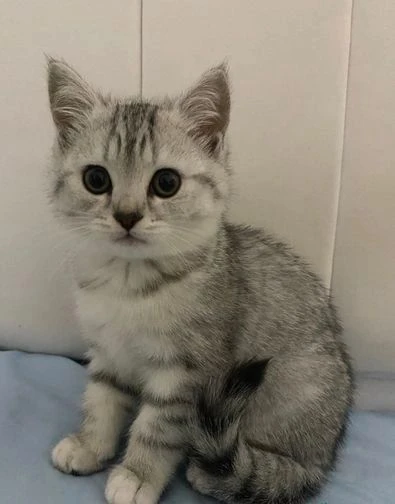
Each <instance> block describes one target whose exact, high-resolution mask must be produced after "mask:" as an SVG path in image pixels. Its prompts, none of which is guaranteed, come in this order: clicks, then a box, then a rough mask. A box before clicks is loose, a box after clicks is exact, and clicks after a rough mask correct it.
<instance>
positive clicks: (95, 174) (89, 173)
mask: <svg viewBox="0 0 395 504" xmlns="http://www.w3.org/2000/svg"><path fill="white" fill-rule="evenodd" d="M82 181H83V183H84V186H85V188H86V189H87V191H89V192H91V193H92V194H104V193H107V192H110V191H111V189H112V184H111V178H110V175H109V173H108V171H107V170H106V169H105V168H103V166H99V165H88V166H87V167H86V168H85V170H84V173H83V175H82Z"/></svg>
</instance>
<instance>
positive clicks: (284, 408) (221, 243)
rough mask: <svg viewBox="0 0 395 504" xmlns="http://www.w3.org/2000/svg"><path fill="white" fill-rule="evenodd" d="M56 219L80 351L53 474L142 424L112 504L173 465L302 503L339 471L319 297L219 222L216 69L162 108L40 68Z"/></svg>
mask: <svg viewBox="0 0 395 504" xmlns="http://www.w3.org/2000/svg"><path fill="white" fill-rule="evenodd" d="M49 97H50V105H51V110H52V115H53V119H54V122H55V125H56V128H57V138H56V142H55V146H54V151H53V162H52V166H51V180H52V182H51V184H52V202H53V206H54V208H55V211H56V214H57V215H58V216H59V218H60V219H61V220H62V221H63V222H64V223H65V225H67V226H69V227H70V228H71V229H72V230H73V232H75V233H76V234H77V235H78V236H79V237H80V242H79V244H78V247H77V249H76V253H75V255H76V257H75V261H74V270H75V278H76V283H77V287H76V304H77V311H78V315H79V319H80V322H81V327H82V331H83V335H84V337H85V339H86V341H87V343H88V346H89V361H90V364H89V382H88V385H87V388H86V392H85V398H84V407H83V410H84V420H83V423H82V425H81V429H80V431H79V432H78V433H76V434H73V435H70V436H69V437H67V438H66V439H63V441H61V442H60V443H59V444H58V445H57V446H56V447H55V449H54V450H53V453H52V460H53V463H54V465H55V466H56V467H57V468H58V469H60V470H61V471H63V472H65V473H71V474H89V473H92V472H95V471H99V470H101V469H103V468H104V467H105V466H106V464H107V463H108V462H109V461H111V460H112V459H113V458H114V456H115V455H116V452H117V445H118V442H119V438H120V436H121V433H122V432H123V429H124V428H125V423H127V421H128V418H129V414H130V411H131V410H132V409H133V408H134V407H135V408H137V415H136V418H135V420H134V422H133V423H132V425H131V426H130V432H129V442H128V446H127V448H126V451H125V454H124V456H123V459H122V462H121V463H120V465H117V466H115V468H114V469H113V470H112V471H111V473H110V476H109V480H108V483H107V487H106V492H105V493H106V498H107V501H108V502H109V503H111V504H132V503H133V504H155V503H156V502H157V501H158V499H159V498H160V495H161V493H162V492H163V490H164V488H165V487H166V485H167V484H168V482H169V480H170V478H171V477H172V475H173V474H174V472H175V470H176V468H177V466H178V465H179V464H180V463H181V462H182V461H183V460H187V461H188V469H187V477H188V480H189V481H190V483H191V484H192V486H193V487H194V488H195V489H197V490H198V491H200V492H202V493H203V494H208V495H212V496H214V497H216V498H218V499H220V500H223V501H225V502H227V503H244V504H247V503H261V504H264V503H265V504H280V503H281V504H286V503H288V504H290V503H294V504H296V503H301V502H304V501H305V499H306V498H308V497H309V496H311V495H313V494H314V493H315V492H317V491H318V490H319V488H320V487H321V486H322V484H323V483H324V481H325V479H326V476H327V474H328V472H329V471H330V470H331V468H332V467H333V465H334V462H335V458H336V452H337V449H338V447H339V444H340V442H341V440H342V438H343V436H344V432H345V427H346V424H347V416H348V411H349V408H350V405H351V402H352V389H353V387H352V372H351V367H350V361H349V358H348V356H347V352H346V349H345V347H344V344H343V343H342V342H341V339H340V333H341V328H340V325H339V322H338V320H337V318H336V314H335V311H334V309H333V307H332V305H331V302H330V300H329V298H328V294H327V292H326V290H325V288H324V287H323V286H322V284H321V283H320V281H319V280H318V278H317V277H316V276H315V275H314V274H313V273H311V272H310V270H309V269H308V267H307V266H306V265H305V264H304V263H303V262H302V261H301V260H300V259H299V258H298V257H297V256H295V255H294V254H293V253H292V252H291V251H290V250H289V249H288V248H287V247H286V246H284V245H283V244H281V243H279V242H277V241H275V240H273V239H272V238H270V237H269V236H267V235H266V234H265V233H263V232H262V231H259V230H256V229H251V228H249V227H243V226H235V225H232V224H230V223H229V222H228V221H227V219H226V207H227V203H228V196H229V179H230V169H229V164H228V149H227V145H226V141H225V133H226V130H227V127H228V124H229V114H230V94H229V85H228V76H227V71H226V68H225V67H224V66H219V67H217V68H214V69H212V70H210V71H208V72H207V73H205V74H204V75H203V76H202V78H201V79H200V81H199V82H198V83H197V84H196V85H195V86H194V87H192V88H191V89H190V90H189V91H187V92H186V93H185V94H183V95H182V96H180V97H178V98H177V99H174V100H163V101H160V102H157V103H156V102H150V101H144V100H141V99H126V100H117V99H114V98H111V97H109V96H103V95H102V94H100V93H98V92H96V91H94V90H93V89H92V88H91V87H90V86H89V85H88V84H87V83H86V82H85V81H84V80H83V79H82V78H81V76H80V75H79V74H78V73H76V72H75V71H74V70H73V69H72V68H70V67H69V66H68V65H67V64H66V63H64V62H61V61H56V60H52V59H51V60H50V61H49Z"/></svg>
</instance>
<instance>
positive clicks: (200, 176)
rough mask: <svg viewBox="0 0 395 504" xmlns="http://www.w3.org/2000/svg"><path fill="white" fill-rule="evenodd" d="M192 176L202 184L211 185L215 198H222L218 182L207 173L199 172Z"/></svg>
mask: <svg viewBox="0 0 395 504" xmlns="http://www.w3.org/2000/svg"><path fill="white" fill-rule="evenodd" d="M191 178H192V179H193V180H196V182H199V184H201V185H202V186H204V187H209V188H210V189H211V191H212V192H213V195H214V199H216V200H219V199H221V193H220V191H219V189H218V187H217V184H216V183H215V181H214V180H213V179H212V178H211V177H210V176H209V175H206V174H204V173H198V174H196V175H192V177H191Z"/></svg>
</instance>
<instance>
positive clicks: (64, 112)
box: [48, 59, 230, 258]
mask: <svg viewBox="0 0 395 504" xmlns="http://www.w3.org/2000/svg"><path fill="white" fill-rule="evenodd" d="M48 89H49V98H50V106H51V111H52V116H53V120H54V123H55V125H56V128H57V138H56V142H55V146H54V151H53V161H52V165H51V176H52V182H51V184H52V189H51V196H52V197H51V199H52V202H53V205H54V208H55V210H56V213H57V214H58V215H59V216H60V217H61V218H62V219H63V220H65V221H66V222H67V223H68V224H69V225H70V227H71V228H72V229H74V230H75V232H76V233H80V235H81V238H83V239H84V240H89V241H92V242H95V243H97V246H100V247H106V248H108V249H109V250H111V251H112V253H113V254H114V255H119V256H127V257H131V258H137V257H141V258H143V257H144V258H150V257H159V256H166V255H173V254H177V253H182V252H185V251H188V250H193V249H195V248H197V247H200V246H204V245H206V244H207V243H208V242H209V241H210V240H212V239H213V237H214V236H215V234H216V231H217V229H218V226H219V223H220V222H221V220H222V218H223V214H224V211H225V207H226V201H227V197H228V192H229V168H228V166H227V148H226V142H225V133H226V130H227V127H228V123H229V114H230V93H229V84H228V76H227V70H226V67H225V66H224V65H221V66H218V67H215V68H213V69H211V70H209V71H208V72H206V73H205V74H204V75H203V76H202V77H201V79H200V80H199V81H198V82H197V84H196V85H195V86H193V87H192V88H191V89H189V90H188V91H187V92H186V93H184V94H183V95H181V96H180V97H178V98H176V99H174V100H170V99H165V100H163V101H158V102H150V101H144V100H141V99H127V100H117V99H113V98H111V97H106V96H103V95H102V94H100V93H99V92H97V91H95V90H94V89H92V88H91V87H90V86H89V85H88V84H87V83H86V82H85V80H84V79H83V78H82V77H81V76H80V75H79V74H78V73H77V72H76V71H75V70H73V69H72V68H71V67H70V66H68V65H67V64H66V63H65V62H63V61H57V60H53V59H50V60H49V62H48Z"/></svg>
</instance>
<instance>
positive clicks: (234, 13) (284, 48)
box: [143, 0, 351, 283]
mask: <svg viewBox="0 0 395 504" xmlns="http://www.w3.org/2000/svg"><path fill="white" fill-rule="evenodd" d="M143 6H144V7H143V92H144V94H146V95H156V94H163V93H170V94H174V93H176V92H178V91H181V90H182V89H183V88H184V87H185V86H187V85H189V84H191V83H192V81H193V80H194V79H196V78H197V77H198V76H199V74H200V73H201V72H202V71H204V70H205V69H206V68H208V67H210V66H212V65H214V64H216V63H217V62H220V61H221V60H222V59H224V58H225V57H228V58H229V62H230V66H231V74H232V78H233V91H234V92H233V101H234V106H233V117H232V125H231V135H232V138H233V143H232V146H233V148H232V150H233V165H234V169H235V172H236V175H235V190H236V192H237V196H236V197H235V200H234V205H233V207H232V215H233V217H234V218H235V219H236V220H237V221H245V222H249V223H252V224H255V225H264V226H266V227H267V228H268V229H269V230H271V231H274V232H275V233H277V234H279V235H280V236H281V237H283V238H286V239H287V240H289V241H290V242H291V243H292V244H293V245H294V246H295V248H296V250H297V251H298V252H300V253H302V254H303V255H305V256H306V257H307V258H308V259H309V260H310V261H311V263H312V264H313V266H314V267H315V269H316V270H318V271H319V272H320V273H321V274H322V276H323V277H324V279H325V281H326V282H327V283H329V278H330V273H331V264H332V252H333V239H334V228H335V221H336V210H337V200H338V183H339V170H340V163H341V155H342V142H343V124H344V107H345V91H346V78H347V65H348V53H349V36H350V16H351V1H350V0H342V1H332V2H328V1H327V0H299V1H297V2H295V1H294V0H276V1H275V2H274V1H273V2H267V1H262V0H249V1H248V2H246V1H244V0H232V1H230V0H215V1H213V0H200V1H195V0H161V1H157V0H143Z"/></svg>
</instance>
